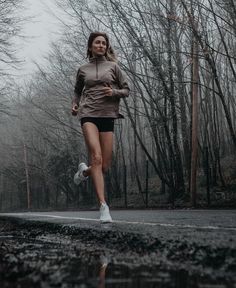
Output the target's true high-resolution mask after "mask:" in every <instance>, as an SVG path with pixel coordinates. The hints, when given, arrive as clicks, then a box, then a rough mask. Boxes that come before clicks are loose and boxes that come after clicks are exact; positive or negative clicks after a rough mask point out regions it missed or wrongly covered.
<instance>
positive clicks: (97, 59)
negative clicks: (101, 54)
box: [96, 59, 98, 79]
mask: <svg viewBox="0 0 236 288" xmlns="http://www.w3.org/2000/svg"><path fill="white" fill-rule="evenodd" d="M96 79H98V59H96Z"/></svg>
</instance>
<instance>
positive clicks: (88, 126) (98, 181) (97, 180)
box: [82, 122, 105, 203]
mask: <svg viewBox="0 0 236 288" xmlns="http://www.w3.org/2000/svg"><path fill="white" fill-rule="evenodd" d="M82 130H83V134H84V138H85V142H86V145H87V149H88V153H89V157H90V165H91V166H90V167H89V169H87V170H86V171H85V173H84V175H85V176H87V175H91V177H92V179H93V183H94V187H95V191H96V193H97V197H98V200H99V202H100V203H105V196H104V178H103V173H102V150H101V145H100V139H99V131H98V129H97V127H96V125H94V124H93V123H90V122H86V123H84V125H83V126H82Z"/></svg>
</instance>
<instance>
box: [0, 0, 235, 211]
mask: <svg viewBox="0 0 236 288" xmlns="http://www.w3.org/2000/svg"><path fill="white" fill-rule="evenodd" d="M54 1H55V3H56V5H57V7H58V9H60V10H61V11H63V13H65V14H66V15H67V16H69V17H67V18H66V19H67V20H66V21H65V20H64V19H62V18H61V19H59V20H60V22H61V25H62V27H63V30H62V32H61V36H60V38H59V39H57V40H56V41H53V43H52V44H51V49H50V52H49V53H48V55H47V57H46V62H45V64H44V65H38V64H37V71H36V72H35V73H34V74H33V75H32V77H31V79H27V81H24V82H21V84H19V83H16V81H15V79H14V75H12V74H11V73H8V70H7V69H6V67H7V66H11V67H15V68H16V69H17V67H19V65H20V62H21V61H20V59H18V58H17V57H16V50H15V48H14V45H13V44H12V43H13V42H12V39H13V38H14V37H17V36H19V35H20V31H21V27H22V23H23V22H24V21H30V20H29V19H24V17H22V9H24V8H23V7H24V6H23V5H24V1H23V0H12V1H9V0H1V1H0V19H1V20H0V75H1V80H0V95H1V98H0V135H1V139H0V164H1V165H0V210H1V211H9V210H14V211H16V210H26V209H34V210H35V209H40V210H42V209H44V210H45V209H78V208H81V209H86V208H88V207H89V208H93V207H96V203H97V202H96V201H97V200H96V197H95V193H94V191H93V186H92V183H91V181H87V182H86V183H83V184H82V185H80V186H76V185H75V184H74V183H73V176H74V173H75V172H76V170H77V165H78V163H79V162H81V161H86V162H87V161H88V159H87V151H86V147H85V145H84V140H83V136H82V133H81V128H80V124H79V120H78V118H76V117H72V116H71V100H72V97H73V90H74V84H75V77H76V72H77V69H78V67H79V66H80V65H81V64H83V63H85V62H86V61H87V59H86V58H85V57H86V46H87V39H88V35H89V33H90V32H91V31H104V32H106V33H107V34H108V35H109V36H110V39H111V43H112V45H113V47H114V48H115V51H116V53H117V56H118V59H119V65H120V66H121V68H122V70H123V71H124V73H125V74H126V75H127V78H128V81H129V83H130V87H131V93H130V97H129V98H127V99H125V100H122V103H121V113H122V114H123V115H124V116H125V119H122V120H118V121H116V124H115V145H114V153H113V154H114V155H113V163H112V167H111V169H110V171H109V173H108V175H107V177H106V188H107V189H106V190H107V192H106V193H107V197H108V202H109V204H110V206H111V207H113V208H115V207H117V208H123V207H129V208H141V207H150V208H162V207H165V208H166V207H170V208H175V207H183V208H184V207H235V205H236V153H235V152H236V97H235V96H236V95H235V88H236V41H235V39H236V5H235V3H234V0H224V1H223V0H197V1H194V0H179V1H174V0H160V1H159V0H145V1H143V0H120V1H117V0H99V1H98V0H93V1H92V0H91V1H86V0H63V1H62V0H54ZM53 17H60V16H58V15H55V14H54V15H53ZM22 83H23V84H22Z"/></svg>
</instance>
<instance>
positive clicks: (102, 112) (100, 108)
mask: <svg viewBox="0 0 236 288" xmlns="http://www.w3.org/2000/svg"><path fill="white" fill-rule="evenodd" d="M108 85H109V86H110V87H111V88H112V93H113V94H112V96H106V95H104V92H103V91H101V89H100V88H101V87H104V86H108ZM129 91H130V89H129V86H128V83H127V80H126V78H125V77H124V75H123V74H122V71H121V69H120V67H119V66H118V64H117V63H115V62H111V61H107V60H106V58H105V57H104V56H102V57H97V58H91V59H90V60H89V63H87V64H84V65H82V66H81V67H80V68H79V70H78V73H77V77H76V84H75V89H74V93H75V101H76V102H77V104H78V105H79V118H80V119H81V118H83V117H112V118H120V117H123V116H122V115H121V114H120V113H119V103H120V99H121V98H124V97H128V95H129Z"/></svg>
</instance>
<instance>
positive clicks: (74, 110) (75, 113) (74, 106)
mask: <svg viewBox="0 0 236 288" xmlns="http://www.w3.org/2000/svg"><path fill="white" fill-rule="evenodd" d="M78 111H79V106H78V104H77V103H73V104H72V109H71V114H72V115H73V116H77V114H78Z"/></svg>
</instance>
